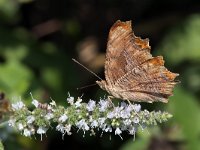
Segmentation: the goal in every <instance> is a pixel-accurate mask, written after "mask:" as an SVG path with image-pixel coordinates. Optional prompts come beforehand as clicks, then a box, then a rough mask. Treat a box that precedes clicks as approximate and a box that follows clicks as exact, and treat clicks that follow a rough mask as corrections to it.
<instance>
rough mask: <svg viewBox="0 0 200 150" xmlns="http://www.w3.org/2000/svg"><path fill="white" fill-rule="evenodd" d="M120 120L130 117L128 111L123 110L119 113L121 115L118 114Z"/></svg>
mask: <svg viewBox="0 0 200 150" xmlns="http://www.w3.org/2000/svg"><path fill="white" fill-rule="evenodd" d="M120 116H121V118H123V119H125V118H129V117H130V116H131V113H130V111H129V110H128V109H126V108H125V109H124V110H122V111H121V114H120Z"/></svg>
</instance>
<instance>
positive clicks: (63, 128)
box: [56, 124, 72, 135]
mask: <svg viewBox="0 0 200 150" xmlns="http://www.w3.org/2000/svg"><path fill="white" fill-rule="evenodd" d="M56 130H57V131H60V132H61V133H62V134H63V135H64V134H65V133H66V132H67V135H71V134H72V133H71V132H70V131H71V125H70V124H68V125H65V126H63V125H62V124H58V125H57V126H56Z"/></svg>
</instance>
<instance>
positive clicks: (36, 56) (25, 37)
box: [0, 0, 200, 150]
mask: <svg viewBox="0 0 200 150" xmlns="http://www.w3.org/2000/svg"><path fill="white" fill-rule="evenodd" d="M192 2H193V1H191V2H188V3H187V2H186V1H184V2H182V1H181V2H180V1H177V2H174V1H168V2H166V3H164V2H162V3H163V4H162V3H157V1H154V0H152V1H148V3H147V2H145V1H128V0H127V1H125V2H124V3H123V4H122V3H121V2H120V1H118V0H116V1H114V0H113V1H110V2H109V3H108V2H106V1H102V3H101V2H98V1H97V2H96V3H91V2H86V1H85V2H82V1H78V0H77V1H59V2H58V1H51V3H50V2H49V1H45V2H44V1H41V2H40V1H31V0H15V1H14V0H0V91H3V92H5V93H6V97H7V98H9V99H10V100H11V101H12V102H13V101H14V100H16V98H14V97H19V96H21V97H22V99H23V100H26V103H27V104H30V102H31V98H30V95H29V92H32V93H33V95H34V98H36V99H38V100H41V101H43V102H45V101H50V98H49V97H52V98H53V99H55V100H56V101H57V102H58V103H59V102H60V103H61V104H65V99H66V97H67V92H68V91H70V93H71V95H73V96H80V95H81V94H82V93H84V92H82V91H81V92H80V91H76V88H77V87H80V86H82V85H87V84H88V83H91V82H92V83H94V82H95V79H94V78H92V77H91V76H90V74H89V73H85V72H81V71H79V70H82V69H81V67H80V68H78V67H77V66H76V65H73V62H72V61H71V58H76V55H78V54H77V53H78V52H77V51H76V47H77V45H78V44H79V42H80V41H82V40H83V39H84V38H85V37H87V36H91V35H93V36H95V37H96V38H98V37H99V38H98V40H99V41H100V42H99V43H100V44H101V46H100V48H99V49H102V52H105V45H106V40H105V39H106V38H107V35H108V29H109V28H110V26H111V25H112V24H113V22H115V21H116V20H118V19H122V20H130V19H132V20H133V21H134V22H133V23H135V24H136V25H134V27H135V26H136V27H135V30H137V27H138V26H140V23H141V24H142V23H144V24H147V25H148V23H149V22H150V23H149V24H151V26H148V28H144V29H143V30H144V31H149V32H148V36H147V37H146V38H148V37H149V38H150V45H153V46H152V47H153V48H154V49H153V53H155V54H154V56H155V55H163V57H164V60H165V63H166V66H167V68H169V70H170V71H173V72H177V73H179V74H180V76H179V77H178V80H180V81H181V84H179V85H178V86H176V87H175V91H174V96H173V97H170V101H169V103H168V104H155V105H153V106H152V105H144V107H147V109H148V108H151V109H152V107H153V109H156V110H159V109H160V108H162V109H163V110H166V111H169V112H170V113H172V114H173V116H174V117H173V119H172V120H171V122H169V123H167V124H166V125H163V126H159V127H158V128H157V129H149V134H146V133H147V131H143V132H142V131H141V132H140V133H139V134H138V135H137V136H136V140H135V141H133V140H132V137H127V136H126V135H124V136H125V137H124V141H118V139H120V138H119V137H114V138H113V139H112V141H109V140H108V139H107V138H105V137H104V136H103V137H101V139H100V137H99V138H96V139H95V140H93V141H92V140H89V139H91V137H89V138H87V137H86V138H85V140H84V142H86V145H84V144H83V142H81V141H83V140H82V139H80V138H82V137H80V136H76V135H74V136H72V137H70V138H68V137H66V138H67V140H68V142H65V143H67V144H68V147H70V146H72V147H73V146H74V145H75V146H78V145H79V144H81V146H80V147H76V148H77V149H78V148H82V147H84V146H85V147H87V148H88V149H89V148H90V149H91V147H93V146H95V147H98V148H99V149H101V148H102V147H104V148H105V147H106V146H103V145H105V144H107V149H117V148H118V149H121V150H129V149H137V150H147V149H153V150H154V149H155V150H157V149H156V148H157V147H160V149H163V150H165V149H166V150H168V149H169V148H171V149H173V150H175V149H180V150H199V149H200V139H199V137H200V106H199V105H200V104H199V102H200V12H198V11H197V12H195V13H194V12H193V11H191V10H193V9H189V11H190V13H189V12H187V10H185V9H186V8H193V7H194V8H196V6H199V5H197V4H196V3H195V2H194V3H192ZM170 4H171V5H170ZM181 4H185V5H183V6H182V5H181ZM165 8H170V10H171V9H173V8H174V10H175V11H174V12H170V11H169V9H165ZM155 11H157V12H156V13H155ZM177 11H180V14H184V15H182V16H181V15H180V14H178V15H177V14H176V12H177ZM34 14H35V15H34ZM165 14H169V15H165ZM170 14H172V16H179V15H180V16H181V17H180V18H177V19H176V20H173V19H172V21H171V20H170ZM145 15H146V16H145ZM156 15H158V18H157V20H156V19H155V20H156V21H155V20H154V18H153V17H154V16H156ZM159 15H160V16H159ZM41 16H43V17H44V18H42V17H41ZM55 18H56V19H60V21H61V22H62V25H61V26H59V29H58V31H56V32H54V33H48V34H47V35H44V37H37V36H36V35H35V32H34V27H35V26H37V25H38V24H42V23H43V22H45V21H44V20H47V21H48V19H49V20H51V19H55ZM138 18H139V19H138ZM155 18H156V17H155ZM163 18H168V21H165V23H166V22H167V23H166V26H164V27H163V28H165V30H164V29H163V30H164V31H165V32H164V34H163V35H162V36H158V35H160V34H159V33H157V32H160V31H161V30H159V28H160V27H158V26H159V25H163V22H164V21H163V20H164V19H163ZM171 18H173V17H171ZM171 22H174V24H171V25H169V24H170V23H171ZM146 34H147V33H146ZM146 34H145V35H146ZM137 35H138V34H137ZM151 35H154V36H152V37H151ZM138 36H140V35H138ZM156 39H159V40H156ZM151 42H152V43H151ZM76 67H77V68H76ZM90 90H91V92H90V93H89V92H86V93H85V95H86V97H90V98H94V97H95V95H99V93H100V92H99V91H98V92H97V91H95V90H94V89H91V88H90V89H89V91H90ZM80 93H81V94H80ZM100 94H105V93H103V92H102V93H100ZM88 95H89V96H88ZM5 128H6V127H4V128H2V127H1V128H0V138H3V137H2V135H3V133H5V132H7V131H9V132H8V133H7V136H6V138H5V137H4V138H3V140H4V142H3V143H4V144H5V149H23V148H24V149H35V147H36V149H47V147H48V148H49V149H51V148H53V147H51V146H47V145H51V143H54V142H53V139H54V138H53V137H54V136H59V135H54V134H53V133H52V134H51V133H50V132H48V133H49V134H50V135H49V136H48V137H47V138H46V140H45V141H44V142H41V143H40V142H39V141H36V140H34V139H28V138H25V137H22V136H21V135H18V134H14V133H13V132H12V133H10V132H11V131H10V130H8V129H6V130H5ZM75 134H76V133H75ZM97 136H98V135H97ZM56 138H58V137H56ZM59 138H60V141H61V140H62V139H61V136H60V137H59ZM87 139H88V140H87ZM153 139H159V140H160V142H161V143H162V142H164V143H165V144H160V145H159V142H157V140H153ZM67 140H66V141H67ZM87 141H88V143H87ZM111 142H112V144H108V143H111ZM43 143H45V144H43ZM57 143H58V141H57ZM77 143H78V144H77ZM55 144H56V143H54V145H55ZM59 144H60V143H59ZM62 144H63V143H62ZM63 145H64V144H63ZM87 145H89V146H87ZM65 146H66V145H65ZM1 147H2V145H0V149H1ZM22 147H23V148H22ZM87 148H86V149H87ZM167 148H168V149H167ZM82 149H84V148H82Z"/></svg>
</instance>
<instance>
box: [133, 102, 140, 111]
mask: <svg viewBox="0 0 200 150" xmlns="http://www.w3.org/2000/svg"><path fill="white" fill-rule="evenodd" d="M133 109H134V110H135V112H139V111H140V110H141V105H140V104H135V105H134V106H133Z"/></svg>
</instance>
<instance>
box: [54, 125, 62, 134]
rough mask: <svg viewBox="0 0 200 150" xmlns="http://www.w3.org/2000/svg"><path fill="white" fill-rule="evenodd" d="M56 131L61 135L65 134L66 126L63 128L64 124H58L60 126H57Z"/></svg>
mask: <svg viewBox="0 0 200 150" xmlns="http://www.w3.org/2000/svg"><path fill="white" fill-rule="evenodd" d="M56 130H57V131H60V132H61V133H64V126H63V125H62V124H58V125H57V126H56Z"/></svg>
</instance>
